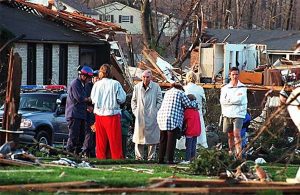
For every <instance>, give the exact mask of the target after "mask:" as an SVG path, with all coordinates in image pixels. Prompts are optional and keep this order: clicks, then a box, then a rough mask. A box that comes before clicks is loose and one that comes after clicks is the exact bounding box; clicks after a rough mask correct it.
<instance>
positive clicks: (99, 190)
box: [50, 185, 300, 194]
mask: <svg viewBox="0 0 300 195" xmlns="http://www.w3.org/2000/svg"><path fill="white" fill-rule="evenodd" d="M50 190H51V189H50ZM61 190H63V191H66V192H76V193H141V192H148V193H149V192H156V193H157V192H160V193H162V192H167V193H193V194H198V193H213V192H214V193H216V192H218V193H246V194H249V193H256V192H259V191H266V190H276V191H281V192H289V193H296V192H300V185H298V186H275V187H274V186H272V187H270V186H268V187H265V186H263V187H262V186H257V187H255V186H250V187H249V186H246V187H240V186H235V187H189V188H179V187H174V188H173V187H172V188H166V187H162V188H89V189H61ZM52 192H54V191H52Z"/></svg>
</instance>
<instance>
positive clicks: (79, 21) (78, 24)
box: [10, 0, 126, 38]
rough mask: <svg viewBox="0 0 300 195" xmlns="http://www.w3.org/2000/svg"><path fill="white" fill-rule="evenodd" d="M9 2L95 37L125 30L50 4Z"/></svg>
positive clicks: (21, 1)
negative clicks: (46, 5) (54, 7)
mask: <svg viewBox="0 0 300 195" xmlns="http://www.w3.org/2000/svg"><path fill="white" fill-rule="evenodd" d="M10 4H11V5H12V6H14V7H17V8H19V9H22V10H26V11H27V12H29V13H32V14H35V15H38V16H41V17H44V18H47V19H49V20H52V21H55V22H58V23H62V24H64V25H65V26H67V27H69V28H71V29H73V30H75V31H81V32H83V33H85V34H88V35H90V36H94V37H97V38H99V37H101V38H105V35H106V34H110V33H114V32H117V31H119V32H126V30H125V29H122V28H121V27H120V26H118V25H116V24H114V23H111V22H104V21H100V20H96V19H93V18H90V17H87V16H84V15H82V14H80V13H77V12H73V13H70V12H67V11H64V10H61V9H59V8H57V9H52V6H50V7H45V6H43V5H39V4H34V3H30V2H27V1H26V0H13V1H11V3H10Z"/></svg>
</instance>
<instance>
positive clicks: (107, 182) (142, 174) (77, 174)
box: [0, 159, 298, 187]
mask: <svg viewBox="0 0 300 195" xmlns="http://www.w3.org/2000/svg"><path fill="white" fill-rule="evenodd" d="M132 162H135V161H126V160H124V161H117V162H113V161H98V160H95V159H93V160H92V164H95V168H72V167H65V166H61V167H58V166H35V167H15V166H1V167H0V175H1V177H0V185H8V184H29V183H46V182H66V181H95V182H97V183H99V184H100V185H101V186H103V187H105V186H106V187H137V186H146V185H148V181H149V179H150V178H167V177H170V176H173V175H175V176H177V177H180V178H195V179H204V178H206V179H209V177H207V176H200V175H192V174H190V173H189V172H188V170H185V169H179V168H174V167H173V166H169V165H158V164H155V163H151V164H132ZM127 163H129V164H127ZM180 167H183V166H181V165H180ZM186 167H187V166H186ZM262 167H263V168H264V169H266V170H267V171H268V173H269V174H270V175H271V177H272V178H273V180H277V181H280V180H281V181H285V178H286V177H289V178H292V177H295V175H296V172H297V170H298V166H293V165H290V166H289V167H288V168H287V169H285V166H284V165H280V164H276V165H270V164H269V165H266V166H262Z"/></svg>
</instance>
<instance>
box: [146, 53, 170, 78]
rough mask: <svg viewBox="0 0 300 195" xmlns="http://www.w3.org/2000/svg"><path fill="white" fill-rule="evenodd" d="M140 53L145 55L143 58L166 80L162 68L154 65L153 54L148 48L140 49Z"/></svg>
mask: <svg viewBox="0 0 300 195" xmlns="http://www.w3.org/2000/svg"><path fill="white" fill-rule="evenodd" d="M142 53H143V55H144V56H145V58H146V59H147V60H148V61H149V62H150V63H151V64H152V66H153V67H155V69H156V70H157V71H158V72H159V74H160V75H161V76H162V78H163V79H164V80H167V78H166V77H165V75H164V73H163V72H162V70H160V68H159V67H158V66H157V65H156V59H154V58H153V56H152V55H151V53H150V50H142Z"/></svg>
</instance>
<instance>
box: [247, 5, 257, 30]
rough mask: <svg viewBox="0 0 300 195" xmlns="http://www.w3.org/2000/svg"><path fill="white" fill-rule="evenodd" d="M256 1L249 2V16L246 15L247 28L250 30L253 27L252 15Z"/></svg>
mask: <svg viewBox="0 0 300 195" xmlns="http://www.w3.org/2000/svg"><path fill="white" fill-rule="evenodd" d="M256 3H257V0H250V2H249V14H248V22H247V28H248V29H252V26H253V14H254V11H255V7H256Z"/></svg>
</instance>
